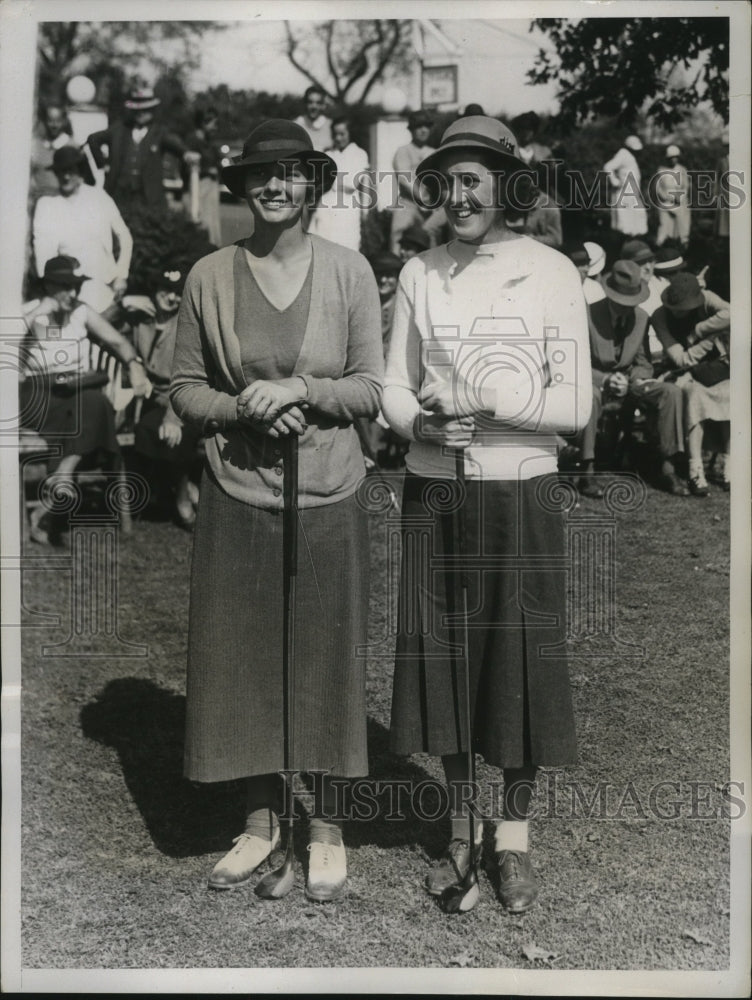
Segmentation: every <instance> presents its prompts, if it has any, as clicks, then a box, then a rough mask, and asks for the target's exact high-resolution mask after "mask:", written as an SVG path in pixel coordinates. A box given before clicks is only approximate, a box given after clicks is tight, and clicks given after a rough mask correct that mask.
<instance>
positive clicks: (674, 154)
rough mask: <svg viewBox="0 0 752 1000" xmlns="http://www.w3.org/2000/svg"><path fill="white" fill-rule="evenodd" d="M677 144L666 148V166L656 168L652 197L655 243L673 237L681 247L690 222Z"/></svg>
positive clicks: (684, 170)
mask: <svg viewBox="0 0 752 1000" xmlns="http://www.w3.org/2000/svg"><path fill="white" fill-rule="evenodd" d="M680 157H681V150H680V149H679V147H678V146H673V145H672V146H668V147H667V148H666V162H667V166H664V167H660V168H659V170H658V173H657V174H656V175H655V198H656V201H657V203H658V232H657V234H656V237H655V242H656V246H661V244H662V243H665V242H666V240H677V241H678V242H679V243H680V244H681V245H682V246H686V245H687V243H688V242H689V230H690V226H691V224H692V219H691V216H690V209H689V175H688V174H687V168H686V167H685V166H683V165H682V164H681V163H680V162H679V158H680Z"/></svg>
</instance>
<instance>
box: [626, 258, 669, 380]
mask: <svg viewBox="0 0 752 1000" xmlns="http://www.w3.org/2000/svg"><path fill="white" fill-rule="evenodd" d="M621 259H622V260H631V261H634V263H635V264H637V266H638V267H639V269H640V277H641V278H642V280H643V281H644V282H645V284H646V285H647V288H648V297H647V298H646V299H645V301H644V302H643V303H642V308H643V309H644V311H645V312H646V313H647V314H648V316H652V315H653V313H654V312H655V310H656V309H658V308H660V306H661V304H662V303H661V292H662V291H663V288H664V287H665V282H664V281H663V280H662V279H660V278H656V276H655V273H654V267H655V252H654V251H653V250H652V249H651V247H649V246H648V244H647V243H645V241H644V240H627V241H626V243H625V244H624V245H623V246H622V248H621ZM648 343H649V347H650V358H651V360H652V361H657V360H658V359H659V358H660V357H661V355H662V354H663V348H662V347H661V342H660V341H659V340H658V337H657V336H656V333H655V330H654V329H653V326H652V324H651V325H650V326H649V327H648Z"/></svg>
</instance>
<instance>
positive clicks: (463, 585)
mask: <svg viewBox="0 0 752 1000" xmlns="http://www.w3.org/2000/svg"><path fill="white" fill-rule="evenodd" d="M455 474H456V477H457V488H458V490H459V494H460V502H459V503H458V505H457V560H458V564H459V578H460V589H461V591H462V660H463V678H464V682H465V713H466V714H465V726H466V739H467V774H468V778H469V780H470V783H471V788H472V793H473V796H474V794H475V754H474V753H473V732H472V729H473V718H472V711H471V706H470V647H469V633H468V625H467V614H468V599H467V585H468V579H467V570H466V569H465V565H464V561H465V558H466V557H467V517H466V512H465V503H466V500H467V484H466V481H465V450H464V448H458V449H457V452H456V455H455ZM468 819H469V825H470V862H471V865H472V867H473V869H474V868H475V816H474V815H473V802H472V801H470V802H468Z"/></svg>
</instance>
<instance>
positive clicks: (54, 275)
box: [19, 254, 151, 543]
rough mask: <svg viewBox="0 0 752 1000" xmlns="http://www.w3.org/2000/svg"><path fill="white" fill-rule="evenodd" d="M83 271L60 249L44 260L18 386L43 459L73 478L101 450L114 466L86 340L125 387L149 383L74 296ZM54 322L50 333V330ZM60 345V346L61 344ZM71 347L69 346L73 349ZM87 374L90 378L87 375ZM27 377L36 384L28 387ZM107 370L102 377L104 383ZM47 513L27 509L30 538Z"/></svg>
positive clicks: (113, 440)
mask: <svg viewBox="0 0 752 1000" xmlns="http://www.w3.org/2000/svg"><path fill="white" fill-rule="evenodd" d="M85 280H86V275H85V274H83V272H82V271H81V266H80V263H79V261H78V260H76V259H75V258H74V257H70V256H67V255H64V254H61V255H60V256H56V257H53V258H52V259H51V260H48V261H47V263H46V264H45V266H44V276H43V284H44V294H43V296H42V298H41V299H34V300H33V301H31V302H27V303H26V304H25V305H24V307H23V313H24V321H25V324H26V327H27V329H28V331H29V335H30V338H31V346H30V351H29V358H30V359H32V362H31V363H30V364H29V375H30V377H29V378H27V379H26V380H25V381H24V382H22V384H21V386H20V389H19V396H20V404H21V405H20V412H21V413H32V414H33V416H34V418H35V420H34V421H33V422H30V424H29V426H30V427H31V429H32V430H35V431H37V433H39V434H42V435H44V437H45V438H46V440H47V441H48V442H49V443H51V444H53V445H54V446H55V451H54V453H53V458H52V461H51V462H50V463H49V464H48V469H49V471H50V472H52V471H54V472H55V475H56V477H57V478H58V479H59V480H60V481H63V482H64V481H65V480H66V479H70V478H71V477H72V476H73V473H74V472H75V470H76V469H77V468H78V466H79V464H80V463H81V461H82V459H83V458H84V457H86V456H89V455H93V454H104V455H107V456H108V460H109V462H110V464H111V465H112V467H113V468H114V467H115V466H116V465H117V459H118V457H119V448H118V443H117V437H116V436H115V414H114V411H113V409H112V405H111V403H110V401H109V399H108V398H107V397H106V396H105V395H104V393H103V392H102V391H101V390H102V385H103V382H102V380H101V378H100V376H101V373H99V372H95V373H90V372H89V370H88V352H86V351H85V350H84V344H85V341H86V340H87V338H93V339H95V340H97V341H99V342H100V343H103V344H105V345H106V346H107V347H108V348H109V349H110V350H111V351H112V352H113V353H114V354H115V355H116V356H117V357H118V358H119V359H120V361H121V362H122V364H123V367H124V368H126V369H127V371H128V375H129V377H130V380H131V385H132V387H133V391H134V393H135V394H136V395H137V396H148V395H149V393H150V392H151V384H150V382H149V379H148V377H147V375H146V372H145V371H144V367H143V364H142V363H141V360H140V358H138V357H137V355H136V351H135V349H134V347H133V346H132V344H130V343H129V341H128V340H127V339H126V338H125V337H124V336H123V335H122V334H121V333H119V332H118V331H117V330H116V329H115V328H114V327H112V326H111V325H110V324H109V323H108V322H107V321H106V320H105V319H103V317H102V316H100V315H99V313H97V312H95V311H94V310H93V309H91V308H90V307H89V306H88V305H86V304H85V303H83V302H81V301H80V300H79V293H80V291H81V287H82V285H83V283H84V281H85ZM51 328H55V330H56V335H55V336H54V337H53V336H51V335H50V332H49V331H50V329H51ZM61 345H65V346H64V347H61ZM74 345H75V347H74ZM92 374H93V375H94V378H93V379H91V378H90V377H89V376H90V375H92ZM35 380H39V381H40V382H41V386H40V385H36V386H35ZM106 381H107V376H106V375H105V376H104V382H106ZM40 388H41V390H42V391H43V392H44V400H45V404H46V405H45V406H43V407H39V406H37V407H33V406H31V405H30V402H29V398H28V396H27V393H28V392H29V391H31V392H32V396H31V399H32V400H33V399H34V398H37V399H38V398H39V391H40ZM42 518H44V519H45V520H46V521H48V522H55V521H56V520H57V519H56V518H54V517H47V516H46V513H45V508H44V507H39V508H37V511H36V512H35V513H34V515H32V521H31V538H32V539H33V540H34V541H36V542H41V543H44V542H47V541H49V540H50V538H49V534H48V530H47V528H45V527H44V526H43V524H42Z"/></svg>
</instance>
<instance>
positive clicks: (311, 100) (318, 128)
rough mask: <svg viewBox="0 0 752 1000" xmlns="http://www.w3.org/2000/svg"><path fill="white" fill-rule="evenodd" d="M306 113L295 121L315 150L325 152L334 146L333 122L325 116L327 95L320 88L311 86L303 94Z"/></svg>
mask: <svg viewBox="0 0 752 1000" xmlns="http://www.w3.org/2000/svg"><path fill="white" fill-rule="evenodd" d="M303 100H304V102H305V111H304V112H303V114H302V115H298V117H297V118H296V119H295V124H296V125H302V126H303V128H304V129H305V130H306V132H307V133H308V135H309V136H310V137H311V142H312V143H313V148H314V149H317V150H319V152H323V151H324V150H327V149H329V148H330V147H331V146H332V144H333V135H332V120H331V118H327V116H326V115H325V114H324V104H325V102H326V94H325V93H324V91H323V90H322V89H321V88H320V87H316V86H311V87H309V88H308V89H307V90H306V92H305V94H303Z"/></svg>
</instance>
